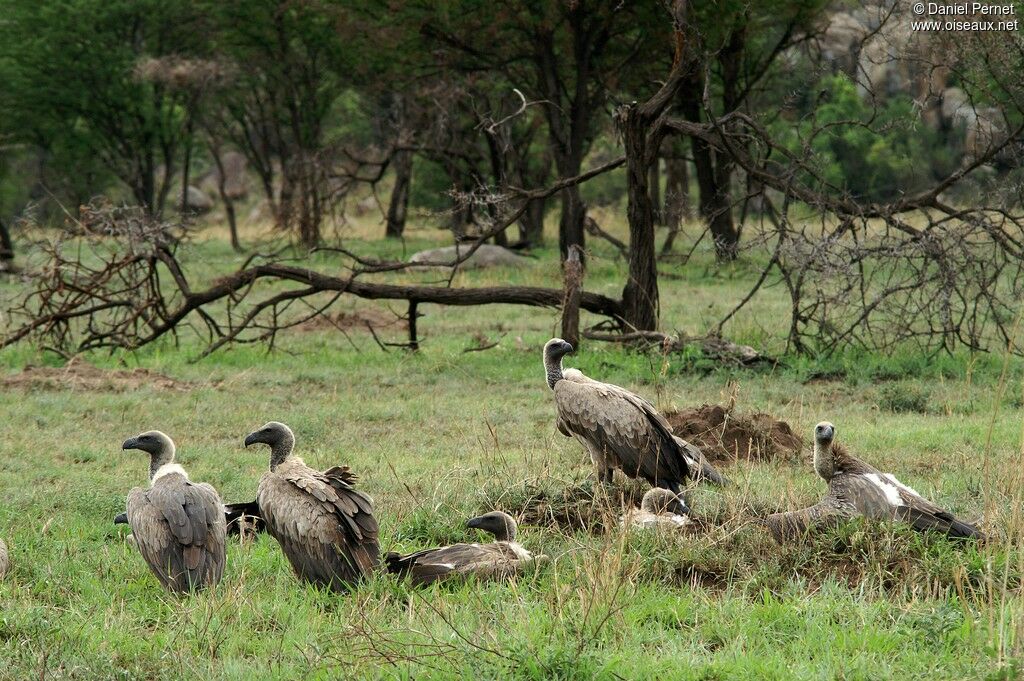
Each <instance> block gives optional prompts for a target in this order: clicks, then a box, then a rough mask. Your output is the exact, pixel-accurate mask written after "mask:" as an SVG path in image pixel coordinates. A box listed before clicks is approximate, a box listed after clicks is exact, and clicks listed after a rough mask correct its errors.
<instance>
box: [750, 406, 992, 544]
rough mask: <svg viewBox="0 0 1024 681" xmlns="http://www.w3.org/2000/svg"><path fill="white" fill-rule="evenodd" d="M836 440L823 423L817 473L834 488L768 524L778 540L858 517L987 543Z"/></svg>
mask: <svg viewBox="0 0 1024 681" xmlns="http://www.w3.org/2000/svg"><path fill="white" fill-rule="evenodd" d="M834 439H835V426H833V425H832V424H831V423H828V422H827V421H823V422H822V423H819V424H818V425H817V426H816V427H815V429H814V470H815V472H817V473H818V475H819V476H820V477H821V478H822V479H823V480H824V481H825V482H826V483H828V491H827V492H826V494H825V496H824V497H823V498H822V500H821V501H819V502H818V503H817V504H815V505H814V506H811V507H809V508H805V509H801V510H799V511H791V512H789V513H775V514H773V515H770V516H768V517H767V518H765V523H766V524H767V526H768V529H769V530H770V531H771V533H772V535H773V536H774V537H775V539H776V540H778V541H784V540H788V539H794V538H796V537H799V536H801V535H803V534H804V533H806V532H807V531H808V530H809V529H811V528H814V527H822V526H827V525H834V524H836V523H838V522H841V521H842V520H844V519H847V518H852V517H855V516H864V517H866V518H872V519H875V520H899V521H903V522H907V523H909V524H910V525H911V526H913V527H914V529H916V530H921V531H924V530H934V531H937V532H942V533H943V534H946V535H948V536H950V537H956V538H962V539H981V538H983V535H982V533H981V532H980V531H979V530H978V529H977V528H976V527H974V526H973V525H970V524H968V523H965V522H963V521H962V520H959V519H957V518H956V517H955V516H954V515H953V514H951V513H949V512H948V511H946V510H944V509H942V508H941V507H939V506H937V505H935V504H934V503H932V502H931V501H928V500H927V499H925V498H924V497H922V496H921V495H920V494H918V493H917V492H916V491H914V490H913V489H911V488H910V487H907V486H906V485H904V484H903V483H901V482H900V481H899V480H897V479H896V477H895V476H893V475H892V474H890V473H882V472H880V471H879V470H878V469H877V468H875V467H874V466H872V465H870V464H868V463H866V462H864V461H861V460H860V459H858V458H857V457H855V456H853V455H852V454H850V453H849V452H847V451H846V449H845V448H844V447H842V446H841V445H839V444H836V443H835V442H834Z"/></svg>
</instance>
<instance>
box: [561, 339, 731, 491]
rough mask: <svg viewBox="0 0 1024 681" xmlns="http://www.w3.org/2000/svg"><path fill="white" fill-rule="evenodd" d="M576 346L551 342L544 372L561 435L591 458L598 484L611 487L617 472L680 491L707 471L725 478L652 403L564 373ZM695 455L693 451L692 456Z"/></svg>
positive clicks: (715, 477) (577, 373)
mask: <svg viewBox="0 0 1024 681" xmlns="http://www.w3.org/2000/svg"><path fill="white" fill-rule="evenodd" d="M571 352H572V345H570V344H569V343H567V342H565V341H564V340H562V339H561V338H552V339H551V340H549V341H548V342H547V343H546V344H545V345H544V370H545V372H546V374H547V381H548V387H549V388H551V390H552V391H554V393H555V407H556V409H557V410H558V430H559V431H560V432H561V433H562V434H563V435H565V436H566V437H575V438H576V439H577V440H579V441H580V442H581V443H583V446H584V447H586V449H587V451H588V452H589V453H590V458H591V460H592V461H593V462H594V466H595V468H596V469H597V479H598V480H599V481H604V482H611V479H612V471H613V469H615V468H618V469H620V470H622V472H623V473H625V474H626V475H628V476H629V477H631V478H636V477H642V478H644V479H645V480H647V482H649V483H651V485H653V486H654V487H667V488H668V489H670V490H672V491H673V492H676V493H678V492H679V491H680V485H681V484H682V483H684V482H685V481H686V480H687V478H690V477H697V476H698V474H701V471H702V470H703V469H704V468H705V467H706V469H707V471H708V472H707V473H702V477H707V478H709V479H712V480H715V481H722V480H723V478H722V476H721V475H720V474H718V472H717V471H715V470H714V468H712V467H711V465H710V464H708V463H707V462H706V461H704V460H703V456H701V455H700V452H699V450H697V448H696V447H692V445H689V443H687V442H686V441H684V440H681V439H679V438H677V437H675V436H674V435H673V434H672V427H671V426H670V425H669V423H668V421H666V420H665V417H663V416H662V415H661V414H659V413H658V411H657V410H656V409H655V408H654V405H652V404H651V403H650V402H648V401H647V400H645V399H644V398H642V397H639V396H637V395H634V394H633V393H631V392H629V391H628V390H626V389H625V388H620V387H619V386H617V385H612V384H611V383H601V382H600V381H595V380H593V379H591V378H588V377H587V376H584V375H583V374H582V373H581V372H580V371H578V370H576V369H566V370H563V369H562V357H564V356H565V355H567V354H569V353H571ZM691 450H692V451H691Z"/></svg>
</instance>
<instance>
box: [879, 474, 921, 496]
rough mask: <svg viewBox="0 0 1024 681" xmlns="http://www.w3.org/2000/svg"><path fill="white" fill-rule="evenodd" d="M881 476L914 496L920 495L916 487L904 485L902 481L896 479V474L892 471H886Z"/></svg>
mask: <svg viewBox="0 0 1024 681" xmlns="http://www.w3.org/2000/svg"><path fill="white" fill-rule="evenodd" d="M883 477H885V478H887V479H888V480H889V482H891V483H892V484H894V485H896V486H897V487H899V488H900V489H905V490H907V491H908V492H910V493H911V494H913V495H914V496H915V497H919V496H921V494H920V493H919V492H918V491H917V490H916V489H914V488H913V487H910V486H909V485H904V484H903V483H902V482H900V481H899V480H897V479H896V476H895V475H893V474H892V473H886V474H885V475H884V476H883Z"/></svg>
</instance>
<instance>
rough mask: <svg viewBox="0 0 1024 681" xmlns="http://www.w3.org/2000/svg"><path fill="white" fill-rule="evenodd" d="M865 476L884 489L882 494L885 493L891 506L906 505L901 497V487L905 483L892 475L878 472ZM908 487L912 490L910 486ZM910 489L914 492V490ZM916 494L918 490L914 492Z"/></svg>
mask: <svg viewBox="0 0 1024 681" xmlns="http://www.w3.org/2000/svg"><path fill="white" fill-rule="evenodd" d="M864 477H865V478H866V479H868V480H870V481H871V484H873V485H874V486H875V487H877V488H878V489H880V490H881V491H882V494H884V495H885V500H886V501H888V502H889V505H890V506H903V505H904V503H903V498H902V497H900V487H903V485H901V484H900V483H899V482H898V481H897V480H896V478H894V477H892V476H891V475H879V474H878V473H865V474H864ZM893 483H895V484H893ZM906 489H908V490H910V488H909V487H908V488H906ZM910 491H911V492H913V490H910ZM914 494H917V492H914Z"/></svg>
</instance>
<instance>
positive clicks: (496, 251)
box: [409, 244, 529, 269]
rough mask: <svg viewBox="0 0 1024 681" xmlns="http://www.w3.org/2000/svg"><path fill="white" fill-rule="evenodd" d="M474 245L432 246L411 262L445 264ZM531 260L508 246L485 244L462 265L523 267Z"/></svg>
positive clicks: (429, 264) (467, 266) (426, 264)
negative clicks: (517, 253)
mask: <svg viewBox="0 0 1024 681" xmlns="http://www.w3.org/2000/svg"><path fill="white" fill-rule="evenodd" d="M471 247H472V244H458V245H456V246H445V247H444V248H432V249H430V250H427V251H420V252H419V253H415V254H414V255H413V256H412V257H411V258H409V262H411V263H416V264H417V265H423V266H428V267H429V266H434V267H436V266H445V265H447V264H448V263H450V262H452V261H453V260H455V259H456V258H457V257H458V256H459V254H462V253H465V252H466V251H468V250H469V249H470V248H471ZM528 262H529V258H524V257H523V256H521V255H516V254H515V253H513V252H512V251H510V250H508V249H507V248H502V247H501V246H494V245H493V244H483V245H482V246H480V248H478V249H477V250H476V251H475V252H474V253H473V255H471V256H470V257H469V260H467V261H466V262H464V263H462V264H461V265H460V267H461V268H464V269H478V268H483V267H521V266H523V265H525V264H526V263H528Z"/></svg>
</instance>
